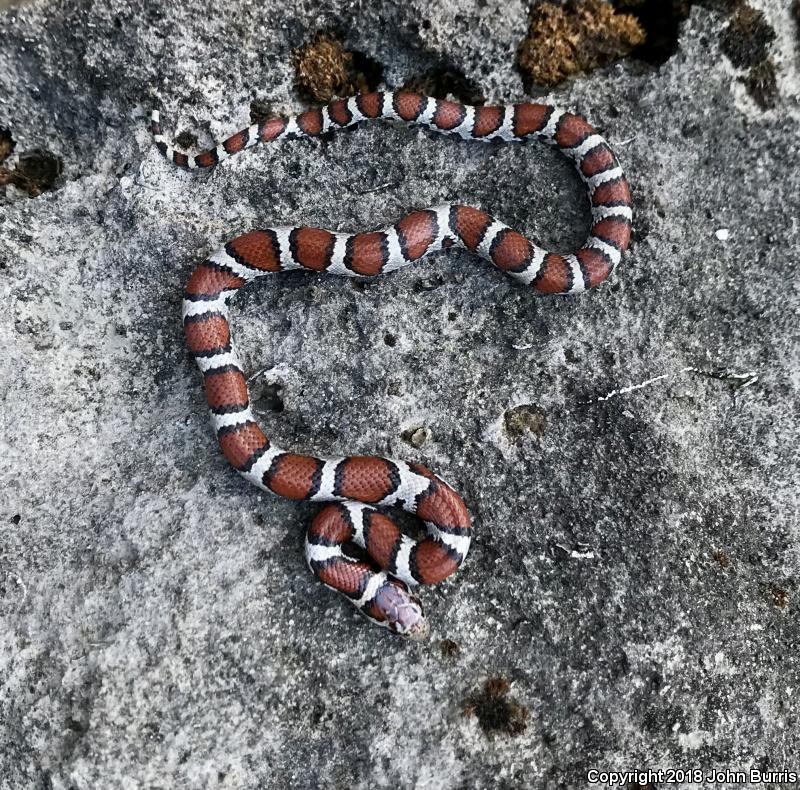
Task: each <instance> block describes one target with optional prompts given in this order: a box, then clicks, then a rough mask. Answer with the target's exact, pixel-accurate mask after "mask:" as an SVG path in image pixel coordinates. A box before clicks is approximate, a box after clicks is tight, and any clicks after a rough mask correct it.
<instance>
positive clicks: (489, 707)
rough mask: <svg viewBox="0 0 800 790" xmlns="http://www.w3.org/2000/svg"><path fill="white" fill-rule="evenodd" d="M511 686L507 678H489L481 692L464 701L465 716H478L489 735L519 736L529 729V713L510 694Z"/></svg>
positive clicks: (483, 728)
mask: <svg viewBox="0 0 800 790" xmlns="http://www.w3.org/2000/svg"><path fill="white" fill-rule="evenodd" d="M510 688H511V685H510V684H509V682H508V681H507V680H506V679H505V678H500V677H495V678H489V680H487V681H486V683H485V684H484V686H483V689H482V690H481V691H478V692H475V693H473V694H472V695H470V696H469V697H467V699H466V700H465V701H464V705H463V708H462V710H463V712H464V715H465V716H476V717H477V719H478V724H480V726H481V729H482V730H483V731H484V732H485V733H486V734H487V735H494V734H496V733H503V734H505V735H519V734H520V733H522V732H525V730H526V729H527V727H528V711H527V709H526V708H524V707H522V705H519V704H518V703H517V702H515V701H514V700H512V699H510V698H509V696H508V692H509V690H510Z"/></svg>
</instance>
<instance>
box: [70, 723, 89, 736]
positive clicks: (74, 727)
mask: <svg viewBox="0 0 800 790" xmlns="http://www.w3.org/2000/svg"><path fill="white" fill-rule="evenodd" d="M67 729H68V730H71V731H72V732H76V733H78V735H83V734H84V733H86V732H87V730H88V729H89V728H88V727H87V726H86V725H85V724H84V723H83V722H82V721H78V720H77V719H67Z"/></svg>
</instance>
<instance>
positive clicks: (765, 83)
mask: <svg viewBox="0 0 800 790" xmlns="http://www.w3.org/2000/svg"><path fill="white" fill-rule="evenodd" d="M742 82H744V84H745V87H746V88H747V92H748V93H749V94H750V96H752V98H753V99H754V100H755V102H756V104H757V105H758V106H759V107H760V108H761V109H762V110H769V109H771V108H772V107H774V106H775V99H776V98H777V97H778V81H777V79H776V74H775V64H774V63H773V62H772V59H771V58H770V59H767V60H765V61H763V62H761V63H759V64H758V65H757V66H753V68H751V69H750V71H748V72H747V75H746V76H745V77H743V78H742Z"/></svg>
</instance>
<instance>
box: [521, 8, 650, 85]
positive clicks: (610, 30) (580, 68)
mask: <svg viewBox="0 0 800 790" xmlns="http://www.w3.org/2000/svg"><path fill="white" fill-rule="evenodd" d="M644 41H645V32H644V30H643V29H642V27H641V25H640V24H639V22H638V21H637V20H636V18H635V17H634V16H632V15H630V14H620V13H617V11H616V10H615V9H614V7H613V6H612V5H609V4H608V3H606V2H604V1H603V0H570V2H568V3H567V4H566V5H560V4H556V3H553V2H543V3H540V4H539V5H537V6H535V7H534V9H533V11H532V12H531V22H530V28H529V29H528V35H527V36H526V37H525V39H524V40H523V41H522V43H521V44H520V47H519V51H518V53H517V65H518V66H519V69H520V70H521V71H522V73H523V74H524V75H525V76H526V77H527V78H528V79H529V80H530V81H531V82H532V83H535V84H537V85H545V86H551V85H557V84H558V83H559V82H562V81H563V80H565V79H566V78H567V77H569V76H570V75H572V74H577V73H579V72H585V71H591V70H592V69H596V68H601V67H603V66H608V65H609V64H611V63H613V62H614V61H616V60H619V59H620V58H624V57H625V56H627V55H629V54H630V53H631V51H632V50H633V49H635V48H636V47H638V46H641V45H642V44H643V43H644Z"/></svg>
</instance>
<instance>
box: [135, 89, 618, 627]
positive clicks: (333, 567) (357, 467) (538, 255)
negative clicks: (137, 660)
mask: <svg viewBox="0 0 800 790" xmlns="http://www.w3.org/2000/svg"><path fill="white" fill-rule="evenodd" d="M371 118H382V119H385V120H390V121H400V122H404V123H407V124H416V125H420V126H424V127H427V128H428V129H431V130H433V131H435V132H441V133H443V134H455V135H459V136H460V137H461V138H463V139H465V140H481V141H484V142H489V141H492V140H500V141H506V142H511V141H523V140H526V139H529V138H534V139H536V140H540V141H542V142H545V143H548V144H551V145H554V146H555V147H557V148H558V149H559V150H560V151H561V152H562V153H564V154H565V155H566V156H567V157H569V158H570V159H571V160H572V161H573V162H574V163H575V166H576V168H577V170H578V173H579V175H580V177H581V179H582V180H583V182H584V183H585V184H586V187H587V190H588V193H589V200H590V203H591V214H592V227H591V230H590V231H589V237H588V238H587V239H586V242H585V243H584V245H583V246H582V247H581V248H580V249H579V250H578V251H577V252H576V253H575V254H574V255H559V254H556V253H551V252H548V251H547V250H544V249H542V248H541V247H539V246H537V245H536V244H534V243H533V242H531V241H529V240H528V239H526V238H525V237H524V236H523V235H522V234H520V233H518V232H517V231H515V230H513V229H512V228H510V227H508V226H507V225H504V224H503V223H502V222H500V221H499V220H496V219H494V218H493V217H491V216H490V215H489V214H487V213H486V212H484V211H482V210H480V209H477V208H472V207H471V206H465V205H461V204H447V205H441V206H436V207H435V208H430V209H426V210H424V211H415V212H413V213H411V214H408V215H407V216H405V217H403V218H402V219H400V220H399V221H398V222H396V223H395V224H394V225H391V226H389V227H387V228H384V229H383V230H378V231H373V232H368V233H356V234H348V233H333V232H330V231H327V230H323V229H321V228H310V227H275V228H263V229H260V230H253V231H250V232H249V233H245V234H244V235H242V236H238V237H237V238H235V239H232V240H231V241H229V242H228V243H227V244H226V245H225V246H224V247H221V248H220V249H218V250H217V251H216V252H214V253H213V254H212V255H211V256H210V257H209V258H207V259H206V260H205V261H203V262H202V263H201V264H200V265H199V266H198V267H197V268H196V269H195V270H194V273H193V274H192V276H191V278H190V279H189V283H188V285H187V286H186V291H185V295H184V301H183V323H184V328H185V332H186V341H187V343H188V346H189V350H190V351H191V353H192V355H193V356H194V358H195V360H196V361H197V364H198V366H199V367H200V370H201V371H202V374H203V381H204V384H205V392H206V398H207V400H208V405H209V408H210V409H211V416H212V421H213V424H214V428H215V430H216V433H217V438H218V440H219V444H220V447H221V448H222V452H223V454H224V456H225V458H227V459H228V461H229V462H230V464H231V465H232V466H233V467H234V468H235V469H236V470H237V471H238V472H239V473H240V474H241V475H242V476H243V477H245V478H247V479H248V480H249V481H250V482H252V483H253V484H255V485H256V486H258V487H259V488H262V489H264V490H267V491H272V492H273V493H275V494H278V495H279V496H283V497H288V498H290V499H298V500H300V499H307V500H311V501H314V502H334V503H336V504H331V505H328V506H326V507H325V508H324V509H323V510H322V511H321V512H320V513H319V515H317V516H316V518H314V520H313V522H312V524H311V526H310V527H309V529H308V532H307V535H306V559H307V561H308V564H309V566H310V568H311V570H312V571H313V572H314V573H315V574H316V576H317V577H318V578H319V579H320V580H321V581H322V582H323V583H324V584H326V585H327V586H328V587H331V588H333V589H334V590H338V591H339V592H341V593H343V594H344V595H345V596H346V597H347V598H348V599H349V600H350V601H351V602H352V603H353V604H355V606H356V607H357V608H358V609H359V610H360V611H361V612H362V613H363V614H365V615H366V616H367V617H368V618H369V619H370V620H373V621H374V622H376V623H379V624H380V625H383V626H387V627H388V628H389V629H390V630H391V631H393V632H395V633H398V634H402V635H405V636H410V637H414V638H420V637H422V636H424V635H425V634H426V633H427V630H428V626H427V621H426V620H425V617H424V614H423V611H422V605H421V603H420V600H419V598H418V597H417V596H416V595H415V594H414V592H413V591H412V590H413V588H414V587H416V586H417V585H419V584H436V583H437V582H440V581H442V579H445V578H446V577H448V576H449V575H450V574H451V573H453V572H454V571H455V570H456V569H457V568H458V567H459V566H460V565H461V563H462V562H463V561H464V558H465V557H466V556H467V551H468V549H469V545H470V537H471V522H470V516H469V513H468V511H467V508H466V506H465V504H464V502H463V500H462V499H461V497H460V496H459V495H458V494H457V493H456V492H455V491H454V490H453V489H452V488H451V487H450V486H449V485H447V483H445V482H444V481H443V480H441V479H440V478H439V477H437V476H436V475H435V474H433V472H431V471H430V470H428V469H426V468H425V467H424V466H421V465H420V464H415V463H406V462H405V461H398V460H390V459H387V458H379V457H373V456H347V457H343V458H316V457H314V456H308V455H298V454H296V453H292V452H287V451H285V450H282V449H281V448H280V447H278V446H276V445H275V444H273V443H272V442H270V441H269V439H267V437H266V436H265V435H264V433H263V432H262V430H261V428H259V426H258V425H257V424H256V421H255V419H254V417H253V413H252V410H251V407H250V398H249V394H248V389H247V383H246V380H245V375H244V372H243V370H242V365H241V363H240V361H239V357H238V355H237V353H236V349H235V347H234V344H233V341H232V339H231V332H230V326H229V324H228V303H229V302H230V300H231V298H232V297H233V296H234V294H235V293H236V292H237V290H238V289H239V288H241V287H242V286H244V285H246V284H247V283H248V282H250V281H251V280H254V279H256V278H257V277H261V276H262V275H265V274H272V273H276V272H282V271H290V270H293V269H308V270H310V271H315V272H323V271H324V272H331V273H333V274H342V275H347V276H350V277H374V276H376V275H378V274H383V273H386V272H390V271H394V270H395V269H399V268H401V267H402V266H406V265H408V264H410V263H413V262H414V261H417V260H419V259H421V258H424V257H425V256H426V255H428V254H429V253H431V252H434V251H437V250H441V249H446V248H449V247H454V246H455V247H462V248H465V249H467V250H470V251H471V252H474V253H477V254H478V255H480V256H481V257H483V258H486V259H487V260H489V261H491V262H492V263H493V264H494V265H495V266H497V267H498V268H499V269H501V270H502V271H504V272H506V273H507V274H509V275H510V276H511V277H513V278H514V279H515V280H518V281H519V282H521V283H523V284H524V285H529V286H531V287H532V288H533V289H535V290H536V291H538V292H540V293H546V294H575V293H580V292H582V291H585V290H586V289H588V288H592V287H594V286H596V285H598V284H599V283H601V282H603V280H605V279H606V277H608V275H609V274H610V273H611V271H612V270H613V269H614V267H615V266H616V265H617V264H618V263H619V262H620V259H621V258H622V254H623V253H624V252H625V250H626V249H627V247H628V243H629V241H630V233H631V220H632V211H631V196H630V190H629V188H628V183H627V181H626V180H625V176H624V175H623V173H622V169H621V168H620V165H619V162H618V161H617V159H616V157H615V155H614V153H613V151H612V150H611V148H610V147H609V145H608V144H607V143H606V141H605V140H604V139H603V138H602V137H601V136H600V135H599V134H597V132H596V131H595V130H594V129H593V128H592V126H590V125H589V124H588V123H587V122H586V121H585V120H584V119H583V118H581V117H580V116H578V115H573V114H572V113H568V112H565V111H563V110H560V109H557V108H555V107H551V106H549V105H545V104H515V105H508V106H497V107H490V106H485V107H470V106H466V105H463V104H459V103H457V102H452V101H443V100H440V99H434V98H430V97H427V96H420V95H418V94H415V93H407V92H398V93H391V92H377V93H365V94H362V95H359V96H356V97H353V98H350V99H342V100H339V101H334V102H332V103H331V104H329V105H328V106H327V107H323V108H319V109H312V110H308V111H307V112H304V113H302V114H300V115H297V116H295V117H292V118H285V117H277V118H272V119H270V120H267V121H265V122H263V123H259V124H254V125H252V126H250V127H249V128H247V129H243V130H242V131H240V132H237V133H236V134H234V135H232V136H231V137H229V138H228V139H227V140H225V141H224V142H222V143H220V144H219V145H217V146H216V147H215V148H212V149H209V150H207V151H204V152H202V153H199V154H197V155H194V156H190V155H187V154H184V153H180V152H179V151H176V150H175V149H174V148H172V147H171V146H169V145H168V144H167V143H166V142H165V139H164V136H163V134H162V129H161V123H160V118H159V114H158V112H157V111H154V112H153V114H152V125H151V128H152V133H153V136H154V139H155V142H156V144H157V145H158V148H159V150H160V151H161V153H162V154H164V155H165V156H166V157H167V158H168V159H169V160H170V161H171V162H173V163H174V164H176V165H178V166H179V167H182V168H188V169H195V168H208V167H213V166H214V165H216V164H217V163H218V162H221V161H222V160H223V159H226V158H227V157H229V156H231V155H232V154H235V153H238V152H239V151H243V150H244V149H246V148H251V147H252V146H254V145H256V144H257V143H260V142H271V141H278V140H287V139H293V138H298V137H316V136H319V135H323V134H327V133H329V132H333V131H335V130H337V129H344V128H347V127H349V126H353V125H354V124H357V123H359V122H361V121H363V120H366V119H371ZM388 506H397V507H402V508H403V509H404V510H406V511H408V512H409V513H414V514H416V515H417V516H418V517H419V518H420V519H422V521H423V522H424V523H425V525H426V527H427V530H428V537H427V538H425V539H424V540H420V541H416V540H412V539H411V538H409V537H407V536H405V535H403V534H402V533H401V532H400V530H399V529H398V527H397V526H396V525H395V524H394V522H393V521H391V520H390V519H389V518H388V517H387V516H385V515H383V513H381V512H379V511H378V510H377V509H376V508H384V507H388ZM348 543H355V544H357V545H358V546H360V547H361V549H362V550H363V551H365V552H366V554H367V555H368V557H367V558H366V559H364V558H360V557H355V556H352V554H353V552H352V551H351V552H350V553H349V554H348V553H346V552H345V551H344V549H345V548H346V545H347V544H348Z"/></svg>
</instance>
